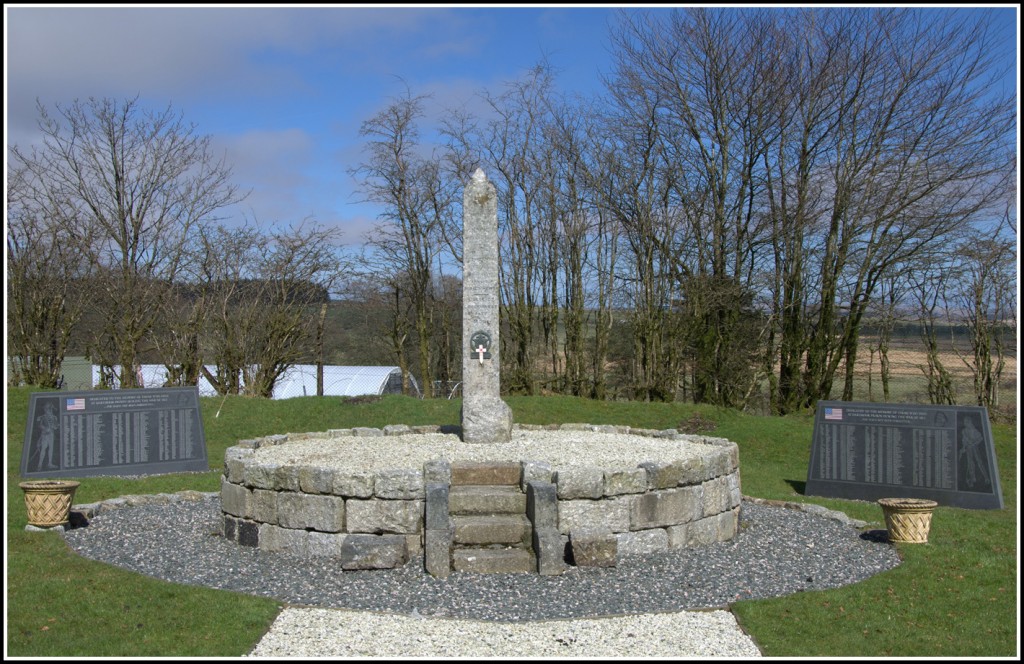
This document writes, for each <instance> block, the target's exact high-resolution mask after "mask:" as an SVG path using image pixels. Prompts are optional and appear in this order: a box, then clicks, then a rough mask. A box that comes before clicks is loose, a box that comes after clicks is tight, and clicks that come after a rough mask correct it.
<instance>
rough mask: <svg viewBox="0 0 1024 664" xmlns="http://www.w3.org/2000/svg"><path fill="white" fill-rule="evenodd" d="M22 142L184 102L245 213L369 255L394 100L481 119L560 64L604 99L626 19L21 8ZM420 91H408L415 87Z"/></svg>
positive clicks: (590, 13)
mask: <svg viewBox="0 0 1024 664" xmlns="http://www.w3.org/2000/svg"><path fill="white" fill-rule="evenodd" d="M6 10H7V11H6V21H5V23H6V31H7V36H6V39H5V45H6V47H7V54H6V55H7V57H6V58H5V61H6V63H7V77H6V81H7V95H6V100H7V102H6V103H7V109H6V110H7V129H8V131H7V136H8V141H9V142H13V143H17V144H19V145H25V144H27V143H30V142H31V141H32V140H33V137H34V135H35V132H36V124H35V123H36V118H37V112H36V107H35V100H36V98H39V99H40V100H41V101H43V103H45V104H46V105H47V106H48V107H49V108H51V109H52V108H53V103H54V102H60V103H68V102H70V101H72V100H73V99H75V98H76V97H77V98H81V99H86V98H88V97H89V96H96V97H107V96H110V97H114V98H118V99H124V98H129V97H133V96H135V95H136V94H140V95H141V99H142V101H143V103H144V104H145V105H146V106H149V107H153V108H157V109H163V108H164V107H166V106H167V104H168V103H170V104H172V105H173V106H174V108H175V109H177V110H180V111H182V112H183V113H184V117H185V119H186V120H187V121H190V122H194V123H196V125H197V131H198V133H200V134H209V135H211V136H212V137H213V142H214V144H215V146H216V147H217V148H218V149H219V150H224V151H226V154H227V160H228V162H229V163H231V164H233V169H234V173H235V175H236V178H235V179H236V182H237V183H238V184H239V185H240V186H241V187H243V188H245V189H251V190H252V193H251V194H250V195H249V197H248V199H247V200H246V201H245V203H243V204H242V208H243V209H242V210H239V214H245V215H247V216H249V217H254V218H256V219H258V220H259V221H261V222H278V221H281V222H296V221H300V220H302V219H303V218H306V217H312V218H315V219H316V220H317V221H319V222H321V223H324V224H329V225H338V226H340V227H342V229H343V230H344V231H345V238H344V239H345V240H346V241H348V242H353V243H358V241H359V238H361V237H362V234H363V233H366V232H368V231H369V229H370V228H371V227H372V224H373V222H374V218H375V216H376V214H377V210H376V208H374V207H372V206H368V205H361V204H359V203H358V200H359V195H358V193H356V191H355V189H356V185H355V183H354V182H353V180H352V178H351V177H350V176H349V175H348V172H347V170H348V168H350V167H352V166H355V165H356V164H357V163H358V162H359V160H360V158H361V150H362V146H363V144H364V141H363V139H361V138H360V136H359V128H360V125H361V123H362V122H363V121H364V120H366V119H368V118H369V117H371V116H372V115H373V114H374V113H375V112H377V111H379V110H380V109H381V108H383V107H384V105H385V104H386V103H387V101H388V100H389V99H390V98H393V97H396V96H400V95H402V94H404V91H405V85H406V84H408V85H409V87H410V89H411V91H412V93H413V94H421V93H423V94H431V95H433V98H432V103H431V105H430V107H429V108H428V112H429V113H431V114H435V115H436V114H439V113H441V112H442V109H443V107H445V106H448V105H453V104H455V105H462V104H466V105H469V106H470V107H472V106H473V105H474V104H479V103H480V102H479V100H478V98H476V95H477V93H479V92H480V91H481V90H484V89H486V90H489V91H491V92H492V93H497V92H500V91H501V87H502V85H503V84H504V83H506V82H508V81H513V80H515V79H517V78H519V77H520V76H521V75H522V74H523V73H524V72H525V71H526V70H528V69H529V68H530V67H532V66H533V65H535V64H536V63H537V62H538V61H539V60H541V59H542V58H544V57H546V58H548V60H549V61H550V62H551V63H552V64H553V65H555V66H556V67H558V68H559V69H561V70H562V73H561V74H560V76H559V81H560V82H561V86H560V87H561V89H562V90H563V91H569V90H573V91H578V92H581V93H591V92H597V91H598V90H599V89H600V79H599V76H600V74H601V73H602V72H607V71H608V69H609V67H610V56H609V54H608V50H607V36H608V24H609V21H612V20H613V19H614V15H615V13H616V11H618V10H617V9H616V8H613V7H605V8H576V7H565V8H556V7H547V8H541V7H536V8H524V7H510V8H497V7H487V8H483V7H481V8H465V7H448V8H444V7H437V8H429V7H423V6H408V7H394V6H387V7H378V8H355V7H346V6H343V5H338V6H333V7H327V6H310V7H306V8H294V6H289V7H287V8H283V7H282V8H270V7H263V6H253V7H221V8H205V7H191V8H170V7H158V6H151V7H135V8H123V7H91V8H79V7H64V8H57V7H29V6H26V7H17V6H15V7H6ZM403 81H404V82H403Z"/></svg>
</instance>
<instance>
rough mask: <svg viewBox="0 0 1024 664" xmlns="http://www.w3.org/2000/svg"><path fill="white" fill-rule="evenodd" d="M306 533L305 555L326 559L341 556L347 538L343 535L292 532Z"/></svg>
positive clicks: (311, 531) (313, 531) (310, 531)
mask: <svg viewBox="0 0 1024 664" xmlns="http://www.w3.org/2000/svg"><path fill="white" fill-rule="evenodd" d="M292 532H305V533H306V553H307V555H310V556H322V557H327V558H338V557H340V556H341V547H342V545H343V544H344V543H345V538H346V537H348V535H346V534H345V533H321V532H319V531H316V530H309V531H297V530H296V531H292Z"/></svg>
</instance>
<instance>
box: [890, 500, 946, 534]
mask: <svg viewBox="0 0 1024 664" xmlns="http://www.w3.org/2000/svg"><path fill="white" fill-rule="evenodd" d="M878 504H879V505H881V506H882V513H883V514H884V515H885V527H886V528H887V529H888V530H889V540H890V541H892V542H906V543H910V544H923V543H925V542H927V541H928V531H929V530H930V529H931V523H932V511H933V510H934V509H935V508H936V507H937V506H938V503H936V502H935V501H934V500H926V499H924V498H881V499H879V501H878Z"/></svg>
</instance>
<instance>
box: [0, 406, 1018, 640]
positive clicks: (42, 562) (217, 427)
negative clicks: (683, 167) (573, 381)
mask: <svg viewBox="0 0 1024 664" xmlns="http://www.w3.org/2000/svg"><path fill="white" fill-rule="evenodd" d="M30 394H31V390H30V389H27V388H18V389H9V390H8V393H7V475H6V481H7V487H6V496H7V566H6V574H7V577H6V581H7V630H8V631H7V643H6V650H7V655H10V656H15V657H79V656H82V657H147V656H164V657H192V656H196V657H199V656H207V657H210V656H215V657H237V656H241V655H244V654H246V653H247V652H249V651H250V650H251V649H252V647H253V646H255V644H256V643H257V642H258V641H259V639H260V637H261V636H262V635H263V634H264V633H265V631H266V630H267V628H268V627H269V626H270V623H271V622H272V621H273V619H274V617H275V616H276V615H277V613H278V612H279V610H280V608H281V607H280V605H279V604H278V603H277V602H275V601H273V600H269V599H266V598H260V597H253V596H248V595H241V594H237V593H231V592H226V591H219V590H212V589H208V588H196V587H191V586H182V585H178V584H172V583H167V582H164V581H160V580H156V579H152V578H149V577H146V576H143V575H141V574H136V573H133V572H128V571H125V570H122V569H120V568H116V567H113V566H110V565H106V564H104V563H98V562H94V561H90V560H86V559H84V558H81V557H79V556H77V555H76V554H74V553H73V552H71V551H70V549H69V548H68V547H67V546H66V545H65V544H64V541H63V539H62V538H61V537H60V536H59V535H56V534H53V533H36V532H26V531H25V530H24V528H25V524H26V511H25V504H24V498H23V494H22V492H21V489H20V488H19V487H18V482H19V479H20V478H19V477H18V472H19V467H20V459H21V449H22V442H23V439H24V434H25V419H26V416H27V410H28V401H29V395H30ZM508 402H509V405H510V406H511V407H512V409H513V412H514V417H515V420H516V421H517V422H521V423H534V424H545V423H556V422H590V423H594V424H628V425H632V426H637V427H646V428H655V429H662V428H682V429H684V430H686V429H691V430H693V431H694V432H702V433H708V434H709V435H714V436H721V437H723V438H728V439H730V440H733V441H736V442H737V443H738V444H739V447H740V466H741V475H742V486H743V493H744V495H749V496H757V497H760V498H769V499H775V500H790V501H798V502H813V503H815V504H819V505H824V506H826V507H828V508H830V509H836V510H841V511H843V512H845V513H846V514H848V515H850V516H851V517H854V518H857V519H861V520H864V521H868V522H870V523H871V524H872V525H871V526H869V527H870V528H884V524H883V523H882V514H881V509H880V508H879V507H878V505H877V504H875V503H873V502H867V501H851V500H840V499H829V498H820V497H809V496H803V495H802V492H803V485H804V481H805V480H806V477H807V462H808V458H809V455H810V441H811V430H812V425H813V418H812V415H811V414H809V413H806V414H802V415H795V416H790V417H755V416H749V415H744V414H742V413H737V412H734V411H727V410H722V409H716V408H709V407H703V406H693V405H688V404H644V403H620V402H599V401H589V400H584V399H573V398H568V397H511V398H509V399H508ZM200 409H201V412H202V417H203V427H204V432H205V434H206V446H207V456H208V458H209V460H210V471H209V472H206V473H181V474H172V475H160V476H152V477H146V478H142V479H134V480H133V479H120V478H112V477H90V478H86V479H84V480H82V484H81V486H80V487H79V489H78V492H77V493H76V495H75V502H76V503H87V502H93V501H96V500H102V499H105V498H113V497H116V496H120V495H125V494H142V493H166V492H175V491H181V490H185V489H194V490H198V491H216V490H218V487H219V476H220V474H221V472H222V470H223V459H224V451H225V449H227V448H228V447H230V446H231V445H234V444H235V442H236V441H238V440H240V439H244V438H252V437H257V436H262V435H268V434H273V433H289V432H302V431H324V430H327V429H335V428H346V427H352V426H371V427H381V426H384V425H386V424H410V425H412V424H457V423H458V421H459V403H458V402H457V401H442V400H431V401H420V400H416V399H410V398H405V397H385V398H383V399H380V400H373V399H369V400H343V399H339V398H336V397H302V398H297V399H287V400H281V401H265V400H254V399H248V398H244V397H228V398H227V399H224V398H222V397H216V398H202V399H200ZM992 430H993V435H994V439H995V445H996V456H997V458H998V461H999V470H1000V478H1001V479H1000V481H1001V484H1002V489H1003V498H1004V503H1005V507H1004V508H1003V509H1002V510H964V509H958V508H948V507H939V508H938V509H936V510H935V513H934V516H933V519H932V527H931V534H930V537H929V542H928V543H927V544H909V545H899V552H900V555H901V557H902V558H903V561H904V562H903V564H901V565H900V566H899V567H897V568H896V569H893V570H890V571H888V572H885V573H883V574H879V575H877V576H875V577H872V578H871V579H868V580H866V581H863V582H861V583H857V584H854V585H851V586H846V587H844V588H839V589H835V590H828V591H818V592H805V593H797V594H794V595H789V596H786V597H779V598H773V599H768V600H756V601H745V602H738V603H736V604H734V605H733V607H732V608H733V612H734V613H735V614H736V616H737V618H738V619H739V620H740V623H741V624H742V626H743V628H744V629H745V630H746V631H747V632H748V633H749V634H750V635H751V636H752V637H753V638H754V640H755V641H756V642H757V643H758V645H759V647H760V648H761V650H762V652H763V654H764V655H766V656H770V657H799V656H807V657H814V656H833V657H835V656H842V657H880V656H886V657H900V656H917V657H960V656H964V657H1013V656H1015V655H1017V656H1019V646H1018V641H1017V638H1016V635H1017V544H1016V542H1017V535H1018V533H1017V518H1016V514H1017V481H1016V469H1017V449H1016V445H1015V439H1016V427H1015V426H1009V425H1005V424H994V425H993V426H992Z"/></svg>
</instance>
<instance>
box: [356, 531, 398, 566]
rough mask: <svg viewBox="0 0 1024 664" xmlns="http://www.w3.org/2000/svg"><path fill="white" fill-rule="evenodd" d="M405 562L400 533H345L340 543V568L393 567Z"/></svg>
mask: <svg viewBox="0 0 1024 664" xmlns="http://www.w3.org/2000/svg"><path fill="white" fill-rule="evenodd" d="M407 562H408V558H407V557H406V545H405V537H403V536H401V535H347V536H346V537H345V540H344V541H343V542H342V544H341V568H342V569H394V568H395V567H401V566H402V565H404V564H405V563H407Z"/></svg>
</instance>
